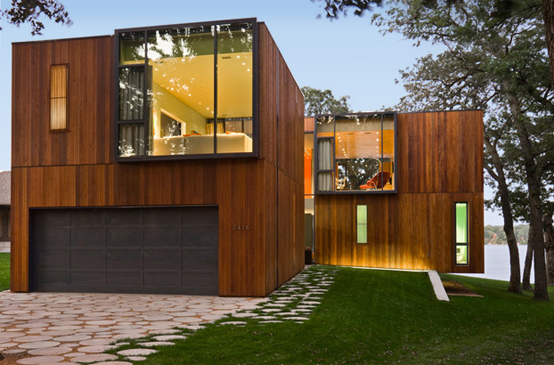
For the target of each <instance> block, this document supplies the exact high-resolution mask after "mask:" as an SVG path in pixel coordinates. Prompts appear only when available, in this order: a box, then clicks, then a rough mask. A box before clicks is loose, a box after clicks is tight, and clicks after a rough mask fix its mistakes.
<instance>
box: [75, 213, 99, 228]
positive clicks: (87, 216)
mask: <svg viewBox="0 0 554 365" xmlns="http://www.w3.org/2000/svg"><path fill="white" fill-rule="evenodd" d="M105 225H106V215H105V212H104V211H103V210H101V209H81V210H75V211H73V212H71V227H104V226H105Z"/></svg>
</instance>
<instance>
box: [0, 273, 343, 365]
mask: <svg viewBox="0 0 554 365" xmlns="http://www.w3.org/2000/svg"><path fill="white" fill-rule="evenodd" d="M333 274H334V272H330V271H323V270H319V269H318V268H317V266H313V267H310V268H308V269H306V270H304V271H302V272H301V273H300V274H298V275H297V276H296V277H294V278H293V279H292V280H290V281H289V282H287V283H285V284H284V285H283V286H282V287H281V288H279V289H278V290H276V291H275V292H274V293H272V295H271V296H269V297H268V298H224V297H210V296H182V295H143V294H74V293H19V294H18V293H11V292H2V293H0V352H1V353H2V354H3V355H4V356H5V357H6V359H7V360H8V364H9V363H17V364H29V365H32V364H40V365H48V364H82V363H87V364H88V363H94V364H97V365H104V364H110V365H130V364H131V363H130V362H129V361H141V360H146V359H147V356H148V355H150V354H153V353H155V352H156V348H159V347H163V346H171V345H173V344H174V341H180V340H185V339H186V338H187V337H188V336H191V335H192V334H193V333H194V331H196V330H198V329H200V328H203V326H204V325H205V324H207V323H213V322H215V325H216V326H228V325H231V326H244V325H246V324H247V323H255V324H258V325H264V324H267V323H282V322H284V321H293V322H296V323H302V322H304V321H307V320H309V316H310V314H311V313H312V311H313V310H314V309H315V308H316V307H317V306H318V305H319V304H320V303H321V300H322V298H323V295H324V294H325V293H326V292H327V290H328V288H329V286H330V285H332V283H333ZM117 348H121V350H120V351H113V352H115V354H111V353H105V351H108V350H113V349H117ZM5 361H6V360H5ZM2 363H4V362H2Z"/></svg>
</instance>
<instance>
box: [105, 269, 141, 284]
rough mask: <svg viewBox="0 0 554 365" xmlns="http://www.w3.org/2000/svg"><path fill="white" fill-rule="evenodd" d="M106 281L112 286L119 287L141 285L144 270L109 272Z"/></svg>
mask: <svg viewBox="0 0 554 365" xmlns="http://www.w3.org/2000/svg"><path fill="white" fill-rule="evenodd" d="M106 281H107V284H108V285H110V286H118V287H141V286H142V285H143V283H142V271H131V272H109V271H108V272H107V273H106Z"/></svg>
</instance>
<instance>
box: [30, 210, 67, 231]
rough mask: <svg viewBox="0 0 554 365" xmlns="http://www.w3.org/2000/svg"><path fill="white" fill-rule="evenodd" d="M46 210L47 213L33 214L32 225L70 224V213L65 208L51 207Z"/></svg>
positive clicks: (52, 225) (54, 225)
mask: <svg viewBox="0 0 554 365" xmlns="http://www.w3.org/2000/svg"><path fill="white" fill-rule="evenodd" d="M39 212H40V211H39ZM42 212H45V211H42ZM47 212H48V214H37V215H35V216H34V217H33V218H34V220H33V225H35V226H38V227H69V226H70V225H71V214H70V213H69V212H68V211H67V210H65V209H64V210H61V209H52V210H48V211H47Z"/></svg>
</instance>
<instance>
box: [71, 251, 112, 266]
mask: <svg viewBox="0 0 554 365" xmlns="http://www.w3.org/2000/svg"><path fill="white" fill-rule="evenodd" d="M71 268H72V269H76V270H79V269H101V270H105V269H106V254H105V253H104V251H103V250H73V251H71Z"/></svg>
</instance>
